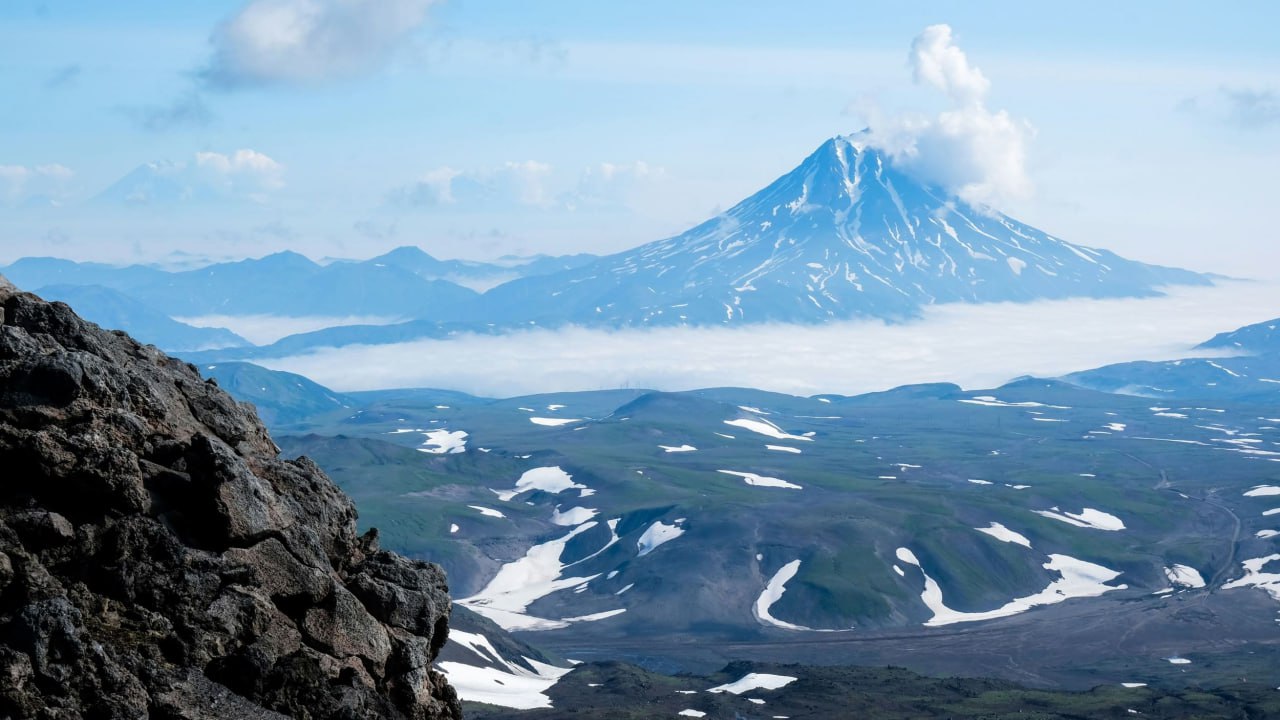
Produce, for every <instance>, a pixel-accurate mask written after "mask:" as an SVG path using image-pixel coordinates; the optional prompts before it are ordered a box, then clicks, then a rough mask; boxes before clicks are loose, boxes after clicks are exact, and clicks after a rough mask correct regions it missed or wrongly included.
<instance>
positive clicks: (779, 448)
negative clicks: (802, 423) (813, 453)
mask: <svg viewBox="0 0 1280 720" xmlns="http://www.w3.org/2000/svg"><path fill="white" fill-rule="evenodd" d="M764 447H765V449H766V450H777V451H778V452H788V453H795V454H796V455H799V454H800V452H801V451H800V448H793V447H788V446H787V445H765V446H764Z"/></svg>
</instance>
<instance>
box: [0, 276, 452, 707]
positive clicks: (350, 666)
mask: <svg viewBox="0 0 1280 720" xmlns="http://www.w3.org/2000/svg"><path fill="white" fill-rule="evenodd" d="M449 613H450V599H449V595H448V586H447V584H446V580H445V577H444V573H443V571H441V569H440V568H439V567H438V566H436V565H434V564H429V563H423V562H417V561H411V560H408V559H405V558H403V557H400V556H398V555H395V554H393V553H390V552H386V551H383V550H380V549H379V548H378V542H377V535H376V532H374V531H371V532H369V533H366V534H365V535H363V536H359V535H357V533H356V512H355V508H354V506H353V505H352V504H351V501H350V500H349V499H348V498H347V497H346V496H345V495H344V494H343V493H342V492H341V491H340V490H339V489H338V488H337V486H335V485H334V484H333V482H331V481H330V480H329V478H328V477H327V476H326V475H325V474H324V473H323V472H322V471H321V470H320V469H319V468H318V467H317V466H316V465H315V464H314V463H313V462H311V461H310V460H307V459H306V458H299V459H297V460H286V459H282V458H281V457H280V456H279V451H278V449H277V448H276V446H275V444H274V443H273V442H272V440H271V438H270V436H269V435H268V434H267V431H266V429H265V428H264V427H263V425H262V423H261V422H259V420H258V417H257V414H256V413H255V411H254V409H253V408H252V407H251V406H248V405H240V404H237V403H236V402H235V401H234V400H233V399H232V398H231V397H230V396H229V395H227V394H226V393H225V392H223V391H222V390H220V389H219V388H218V387H217V385H216V384H215V383H213V382H212V381H209V382H206V381H204V380H203V379H201V377H200V375H199V373H198V372H197V371H196V369H195V368H194V367H192V366H190V365H188V364H186V363H183V362H181V361H178V360H175V359H173V358H170V357H167V356H166V355H164V354H163V353H161V352H160V351H158V350H156V349H155V348H153V347H150V346H144V345H140V344H139V343H137V342H135V341H133V340H132V339H131V338H129V337H128V336H127V335H125V334H123V333H118V332H107V331H104V330H102V329H100V328H98V327H97V326H96V325H93V324H91V323H88V322H85V321H84V320H82V319H81V318H79V317H78V316H77V315H76V314H75V313H74V312H73V311H72V310H71V309H70V308H69V307H67V306H66V305H62V304H60V303H46V302H44V301H42V300H40V299H39V298H37V297H36V296H34V295H30V294H26V293H21V292H19V291H17V289H15V288H14V287H13V286H12V285H11V284H9V283H8V282H7V281H5V280H4V279H3V278H2V277H0V718H50V719H52V718H59V719H63V718H68V719H70V718H143V717H151V718H191V719H196V718H215V717H216V718H277V717H282V716H288V717H294V718H373V717H376V718H413V719H415V720H429V719H434V718H460V717H461V710H460V707H459V704H458V699H457V696H456V694H455V693H454V691H453V689H452V688H451V687H449V685H448V683H447V681H446V680H445V679H444V677H443V676H442V675H440V674H439V673H438V672H436V671H434V670H433V669H432V668H431V663H432V662H433V661H434V659H435V657H436V654H437V653H438V652H439V650H440V648H441V647H442V646H443V645H444V643H445V640H446V639H447V637H448V621H449Z"/></svg>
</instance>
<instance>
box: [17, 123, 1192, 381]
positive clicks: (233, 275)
mask: <svg viewBox="0 0 1280 720" xmlns="http://www.w3.org/2000/svg"><path fill="white" fill-rule="evenodd" d="M0 272H3V273H4V274H6V275H7V276H9V277H10V278H12V279H13V281H14V282H16V283H18V284H19V285H20V286H23V287H27V288H31V289H33V290H36V291H37V292H38V291H39V290H40V289H41V288H44V287H48V286H51V285H57V286H59V288H60V289H59V292H62V293H64V294H65V293H67V292H69V291H68V290H67V289H66V288H65V286H70V285H80V286H87V285H96V286H102V287H103V288H108V289H110V290H113V291H115V292H117V293H120V294H121V295H122V296H124V297H127V298H129V299H132V300H135V301H137V303H139V304H140V305H138V306H137V307H138V308H139V309H140V310H141V308H148V309H150V310H151V311H154V312H160V313H163V314H165V315H167V316H169V317H171V318H197V317H204V316H222V317H226V316H243V315H268V316H283V317H299V316H325V317H334V318H379V319H380V323H379V324H378V325H369V324H363V325H361V324H356V325H348V326H344V327H338V328H333V329H324V330H320V331H317V332H313V333H308V334H305V335H300V336H297V337H292V338H286V339H284V340H283V341H282V342H281V343H280V345H279V346H278V347H272V348H265V349H257V350H252V351H245V350H240V349H231V350H223V351H220V352H218V353H215V354H205V355H202V356H201V357H202V358H203V359H207V360H215V359H216V360H225V359H235V358H236V357H262V356H271V355H281V354H289V353H293V352H298V351H300V350H305V349H308V348H313V347H320V346H331V345H345V344H355V343H360V344H377V343H386V342H398V341H403V340H408V339H413V338H419V337H440V336H445V335H447V334H449V333H452V332H458V331H472V332H503V331H506V330H510V329H514V328H528V327H530V326H539V327H556V326H562V325H568V324H573V325H583V326H592V327H607V328H619V327H652V326H671V325H698V326H723V325H739V324H746V323H759V322H794V323H820V322H825V321H830V320H840V319H849V318H882V319H887V320H904V319H909V318H912V317H915V316H917V315H918V314H919V313H920V311H921V310H922V309H923V308H924V307H926V306H929V305H934V304H940V303H956V302H965V303H976V302H1001V301H1014V302H1021V301H1030V300H1038V299H1058V298H1070V297H1089V298H1111V297H1142V296H1149V295H1155V294H1159V292H1160V288H1162V287H1164V286H1168V285H1179V284H1181V285H1206V284H1209V283H1210V282H1211V278H1210V277H1209V276H1206V275H1202V274H1197V273H1194V272H1189V271H1186V270H1179V269H1175V268H1166V267H1160V266H1154V265H1148V264H1143V263H1139V262H1134V261H1131V260H1126V259H1124V258H1121V257H1119V256H1117V255H1115V254H1113V253H1111V252H1109V251H1106V250H1101V249H1096V248H1091V247H1087V246H1084V245H1077V244H1073V243H1069V242H1067V241H1065V240H1061V239H1059V238H1056V237H1054V236H1052V235H1049V234H1047V233H1044V232H1042V231H1040V230H1037V229H1035V228H1033V227H1030V226H1028V225H1026V224H1024V223H1021V222H1018V221H1017V220H1014V219H1012V218H1010V217H1008V216H1006V215H1003V214H1001V213H999V212H996V211H995V210H992V209H990V208H980V207H974V206H972V205H969V204H967V203H965V202H963V201H961V200H959V199H957V198H955V197H950V196H948V195H947V194H945V193H943V192H942V191H940V190H938V189H936V188H932V187H929V186H927V185H925V184H923V183H921V182H918V181H917V180H915V179H914V178H913V177H912V176H910V175H909V174H907V173H904V172H902V171H899V170H897V169H895V167H894V166H893V163H892V162H891V161H890V160H889V158H888V157H887V156H886V155H884V154H883V153H882V152H880V151H878V150H876V149H874V148H872V147H870V146H868V145H867V144H866V143H865V138H864V137H863V136H861V135H853V136H847V137H837V138H833V139H831V140H828V141H827V142H825V143H823V144H822V146H821V147H819V148H818V149H817V150H816V151H815V152H814V153H813V154H811V155H810V156H809V157H808V158H806V159H805V160H804V161H803V162H802V163H801V164H800V165H799V166H797V167H796V168H795V169H794V170H792V171H791V172H789V173H787V174H785V175H783V176H782V177H780V178H778V179H777V180H776V181H774V182H773V183H771V184H769V185H768V186H767V187H765V188H764V189H762V190H761V191H759V192H757V193H756V194H754V195H752V196H751V197H749V198H747V199H746V200H743V201H742V202H740V203H738V204H737V205H735V206H734V207H732V208H730V209H729V210H727V211H725V212H724V213H722V214H720V215H718V216H717V217H715V218H712V219H710V220H708V221H707V222H705V223H703V224H701V225H699V226H697V227H694V228H692V229H690V230H689V231H687V232H685V233H683V234H681V235H678V236H676V237H673V238H668V239H665V240H659V241H657V242H653V243H650V244H647V245H643V246H641V247H638V248H635V249H633V250H628V251H624V252H621V253H617V254H614V255H609V256H606V257H596V256H592V255H587V254H581V255H572V256H564V257H538V258H526V259H504V260H502V261H499V262H496V263H479V262H468V261H459V260H444V261H442V260H439V259H436V258H434V257H432V256H430V255H429V254H427V253H425V252H423V251H422V250H420V249H418V248H416V247H402V248H398V249H396V250H393V251H391V252H389V253H386V254H384V255H382V256H379V257H375V258H372V259H370V260H365V261H338V262H332V263H329V264H325V265H321V264H318V263H316V262H313V261H311V260H309V259H307V258H306V257H303V256H302V255H299V254H297V253H292V252H281V253H276V254H273V255H268V256H266V257H263V258H259V259H253V260H244V261H239V262H230V263H219V264H215V265H210V266H208V267H203V268H199V269H193V270H186V271H181V272H167V271H164V270H161V269H158V268H152V267H144V266H131V267H123V268H119V267H112V266H107V265H101V264H94V263H76V262H71V261H68V260H57V259H52V258H24V259H21V260H19V261H17V262H15V263H13V264H12V265H10V266H8V267H5V268H0ZM478 290H481V291H483V292H479V291H478ZM117 306H118V308H117V311H116V313H115V315H113V317H114V318H115V320H114V321H115V322H120V323H123V322H126V321H127V322H132V323H133V324H134V325H135V326H138V327H142V326H144V325H145V326H148V327H151V326H154V323H151V322H146V323H144V322H142V320H141V319H139V320H137V321H135V320H133V319H131V318H128V317H126V315H125V314H124V312H125V311H124V309H123V303H122V302H120V303H117ZM190 335H191V332H190V330H187V329H181V330H179V329H174V328H170V329H168V330H163V331H162V330H161V329H160V328H155V330H154V332H150V333H143V334H142V335H141V336H142V337H143V339H145V340H147V341H150V342H154V343H156V344H158V345H160V346H161V347H164V348H167V349H172V350H192V349H195V348H194V347H193V346H192V342H191V339H190ZM220 337H221V339H218V338H214V337H210V338H207V340H208V341H207V342H203V343H197V345H199V346H203V347H206V348H210V347H215V346H218V345H222V346H230V345H232V344H233V343H230V342H228V340H229V339H228V338H226V336H225V335H224V336H220Z"/></svg>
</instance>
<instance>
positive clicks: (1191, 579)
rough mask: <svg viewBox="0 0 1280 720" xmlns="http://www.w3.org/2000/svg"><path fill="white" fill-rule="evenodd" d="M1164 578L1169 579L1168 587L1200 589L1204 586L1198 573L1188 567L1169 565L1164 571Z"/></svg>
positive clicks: (1202, 578)
mask: <svg viewBox="0 0 1280 720" xmlns="http://www.w3.org/2000/svg"><path fill="white" fill-rule="evenodd" d="M1164 576H1165V577H1167V578H1169V584H1170V585H1177V586H1178V587H1187V588H1202V587H1204V585H1205V582H1204V577H1203V576H1201V575H1200V571H1199V570H1196V569H1195V568H1193V567H1190V566H1188V565H1171V566H1169V567H1167V568H1165V569H1164Z"/></svg>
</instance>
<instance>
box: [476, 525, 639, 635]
mask: <svg viewBox="0 0 1280 720" xmlns="http://www.w3.org/2000/svg"><path fill="white" fill-rule="evenodd" d="M595 526H596V523H595V522H588V523H585V524H582V525H579V526H578V527H576V528H574V529H573V530H571V531H570V532H569V533H568V534H566V535H564V536H563V537H560V538H556V539H555V540H550V541H548V542H545V543H542V544H540V545H534V546H533V547H531V548H529V550H528V551H527V552H526V553H525V555H524V557H522V558H520V559H519V560H516V561H514V562H509V563H507V564H505V565H503V566H502V567H501V568H499V570H498V574H497V575H495V576H494V577H493V579H492V580H490V581H489V583H488V584H487V585H485V587H484V589H483V590H481V591H480V592H478V593H476V594H475V595H472V596H471V597H467V598H463V599H461V600H458V601H457V602H458V603H459V604H461V605H465V606H467V607H468V608H470V609H471V610H474V611H475V612H477V613H479V614H480V615H483V616H485V617H486V618H489V619H490V620H492V621H494V622H495V623H497V624H498V625H500V626H501V627H502V628H503V629H504V630H555V629H559V628H563V627H568V626H569V625H570V624H571V623H573V622H585V621H588V620H596V619H601V618H600V615H601V614H597V616H583V617H580V618H565V619H563V620H550V619H546V618H539V617H534V616H532V615H528V614H526V610H527V609H528V607H529V606H530V605H532V604H533V602H534V601H536V600H538V599H539V598H543V597H546V596H547V595H550V594H551V593H553V592H556V591H558V590H564V589H566V588H571V587H575V586H577V585H581V584H582V583H585V582H590V581H592V580H594V579H596V578H597V577H599V576H600V575H599V573H596V574H595V575H588V576H585V577H561V576H560V575H561V572H562V571H563V570H564V569H565V568H566V567H567V566H566V565H564V564H562V563H561V562H560V555H561V554H562V553H563V552H564V548H565V545H566V544H568V542H569V541H570V540H572V539H573V538H574V537H576V536H577V535H578V534H580V533H583V532H586V531H587V530H590V529H591V528H593V527H595ZM614 614H616V613H614Z"/></svg>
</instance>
